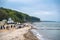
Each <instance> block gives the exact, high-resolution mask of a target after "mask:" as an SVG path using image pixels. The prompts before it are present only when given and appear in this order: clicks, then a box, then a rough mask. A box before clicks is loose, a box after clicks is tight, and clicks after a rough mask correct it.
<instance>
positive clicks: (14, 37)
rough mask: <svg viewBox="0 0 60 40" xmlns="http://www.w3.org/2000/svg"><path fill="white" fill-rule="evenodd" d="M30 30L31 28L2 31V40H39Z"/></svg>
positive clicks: (0, 33) (0, 38) (0, 35)
mask: <svg viewBox="0 0 60 40" xmlns="http://www.w3.org/2000/svg"><path fill="white" fill-rule="evenodd" d="M30 29H31V27H24V28H20V29H13V30H10V31H4V32H2V31H0V40H38V38H37V37H36V36H35V35H34V34H33V33H32V32H31V31H30Z"/></svg>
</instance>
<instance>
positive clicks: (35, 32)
mask: <svg viewBox="0 0 60 40" xmlns="http://www.w3.org/2000/svg"><path fill="white" fill-rule="evenodd" d="M31 31H32V32H33V34H34V35H35V36H37V38H38V39H39V40H45V39H44V38H43V36H42V35H40V34H39V33H38V32H37V30H34V29H33V30H31Z"/></svg>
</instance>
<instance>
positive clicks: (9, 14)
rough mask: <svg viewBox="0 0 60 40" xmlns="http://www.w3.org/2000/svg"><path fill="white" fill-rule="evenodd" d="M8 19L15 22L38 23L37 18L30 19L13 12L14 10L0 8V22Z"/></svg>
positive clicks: (27, 16)
mask: <svg viewBox="0 0 60 40" xmlns="http://www.w3.org/2000/svg"><path fill="white" fill-rule="evenodd" d="M8 18H12V19H13V20H14V21H15V22H24V21H27V22H32V21H40V19H39V18H36V17H31V16H29V15H27V14H24V13H22V12H18V11H15V10H11V9H6V8H3V7H0V20H3V19H8Z"/></svg>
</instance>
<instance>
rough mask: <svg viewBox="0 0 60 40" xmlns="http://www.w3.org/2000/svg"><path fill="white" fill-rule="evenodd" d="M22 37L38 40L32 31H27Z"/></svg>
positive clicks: (27, 39)
mask: <svg viewBox="0 0 60 40" xmlns="http://www.w3.org/2000/svg"><path fill="white" fill-rule="evenodd" d="M24 37H25V39H24V40H38V38H37V37H36V36H35V35H34V34H33V32H32V31H28V32H27V33H26V34H24Z"/></svg>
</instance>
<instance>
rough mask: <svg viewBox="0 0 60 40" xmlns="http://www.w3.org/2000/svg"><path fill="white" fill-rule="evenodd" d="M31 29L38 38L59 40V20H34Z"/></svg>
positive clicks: (41, 39)
mask: <svg viewBox="0 0 60 40" xmlns="http://www.w3.org/2000/svg"><path fill="white" fill-rule="evenodd" d="M33 26H34V27H35V28H37V29H32V31H33V33H34V34H35V35H36V36H37V38H39V40H60V22H35V23H33Z"/></svg>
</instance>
